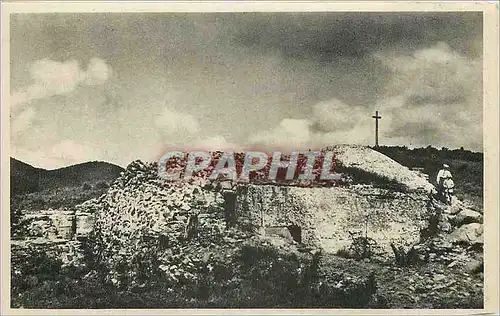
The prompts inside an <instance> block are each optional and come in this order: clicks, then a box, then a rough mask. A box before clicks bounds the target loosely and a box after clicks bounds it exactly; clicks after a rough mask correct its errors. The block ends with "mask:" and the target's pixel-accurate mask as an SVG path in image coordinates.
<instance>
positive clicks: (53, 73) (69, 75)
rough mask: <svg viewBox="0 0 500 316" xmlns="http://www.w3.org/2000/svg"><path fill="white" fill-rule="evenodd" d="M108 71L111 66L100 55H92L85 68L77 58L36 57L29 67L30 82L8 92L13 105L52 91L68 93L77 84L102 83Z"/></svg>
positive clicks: (54, 93) (38, 97) (106, 78)
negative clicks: (96, 56) (97, 56)
mask: <svg viewBox="0 0 500 316" xmlns="http://www.w3.org/2000/svg"><path fill="white" fill-rule="evenodd" d="M110 75H111V68H110V67H109V66H108V65H107V64H106V62H105V61H103V60H102V59H99V58H92V59H91V60H90V62H89V64H88V66H87V70H83V69H81V68H80V65H79V63H78V61H76V60H68V61H64V62H59V61H54V60H50V59H46V58H45V59H41V60H37V61H35V62H34V63H33V64H32V65H31V67H30V76H31V79H32V80H33V83H32V84H31V85H29V86H27V87H26V88H24V89H21V90H19V91H16V92H14V93H13V94H12V95H11V106H12V107H15V106H17V105H20V104H24V103H29V102H31V101H33V100H37V99H42V98H45V97H50V96H53V95H64V94H68V93H70V92H72V91H74V90H75V89H76V87H78V86H79V85H96V84H102V83H104V82H106V81H107V80H108V78H109V77H110Z"/></svg>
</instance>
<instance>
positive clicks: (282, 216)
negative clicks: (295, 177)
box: [236, 185, 428, 254]
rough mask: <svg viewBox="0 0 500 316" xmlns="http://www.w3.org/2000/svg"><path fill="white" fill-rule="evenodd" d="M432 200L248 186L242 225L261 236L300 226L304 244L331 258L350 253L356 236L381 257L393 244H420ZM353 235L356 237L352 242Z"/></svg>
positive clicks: (369, 191)
mask: <svg viewBox="0 0 500 316" xmlns="http://www.w3.org/2000/svg"><path fill="white" fill-rule="evenodd" d="M427 202H428V198H427V196H426V195H425V194H420V193H401V192H394V191H392V192H391V191H389V190H386V189H379V188H374V187H372V186H366V185H365V186H351V187H332V188H300V187H280V186H273V185H266V186H257V185H248V186H247V187H245V188H243V189H242V190H240V193H239V196H238V200H237V209H236V214H237V218H238V223H239V224H240V225H242V226H246V227H251V228H253V229H255V230H256V231H258V232H260V233H264V234H265V231H266V229H265V228H266V227H277V226H288V225H297V226H299V227H301V230H302V242H303V243H304V244H307V245H314V246H320V247H322V248H323V249H324V250H325V251H327V252H336V251H338V250H341V249H345V248H347V247H349V245H350V244H351V243H352V241H353V237H354V236H365V237H369V238H372V239H373V240H374V241H375V242H376V244H377V245H378V246H379V247H380V249H379V251H380V252H381V254H390V253H392V250H391V247H390V244H391V242H394V244H395V245H401V246H410V245H412V244H414V243H417V242H418V241H419V238H420V230H421V229H423V228H425V227H426V226H427V223H428V220H427V208H426V205H427ZM350 232H351V233H353V234H354V235H353V236H351V235H350Z"/></svg>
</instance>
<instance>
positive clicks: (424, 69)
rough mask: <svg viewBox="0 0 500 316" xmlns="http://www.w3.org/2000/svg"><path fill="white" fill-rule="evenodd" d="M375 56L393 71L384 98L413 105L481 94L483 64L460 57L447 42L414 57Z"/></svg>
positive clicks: (419, 51) (425, 49)
mask: <svg viewBox="0 0 500 316" xmlns="http://www.w3.org/2000/svg"><path fill="white" fill-rule="evenodd" d="M374 57H375V58H376V59H377V60H379V61H380V62H382V64H384V65H385V66H387V67H388V68H389V70H390V71H391V79H390V80H389V81H388V84H387V85H386V86H385V88H384V92H385V95H386V96H397V95H403V96H405V97H406V103H407V104H408V105H410V106H411V105H420V104H428V103H436V104H454V103H460V102H463V101H465V100H467V99H468V98H469V97H471V96H475V97H477V96H478V94H479V92H480V91H479V90H480V89H478V88H477V87H478V84H477V83H478V82H481V81H482V73H481V61H480V60H476V59H470V58H467V57H465V56H462V55H460V54H459V53H457V52H456V51H453V50H452V49H451V47H450V46H449V45H447V44H446V43H444V42H438V43H436V44H434V45H433V46H430V47H428V48H424V49H419V50H416V51H415V52H413V54H411V55H403V54H397V53H394V52H392V53H388V52H378V53H375V54H374Z"/></svg>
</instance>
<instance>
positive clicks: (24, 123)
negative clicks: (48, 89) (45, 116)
mask: <svg viewBox="0 0 500 316" xmlns="http://www.w3.org/2000/svg"><path fill="white" fill-rule="evenodd" d="M35 116H36V112H35V110H34V109H33V108H32V107H28V108H26V109H25V110H24V111H22V112H21V113H20V114H19V115H17V116H16V117H15V118H14V119H13V120H12V123H11V132H12V134H14V135H16V134H18V133H20V132H22V131H24V130H26V129H28V128H29V127H30V126H31V123H32V122H33V120H34V119H35Z"/></svg>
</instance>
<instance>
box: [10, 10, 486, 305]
mask: <svg viewBox="0 0 500 316" xmlns="http://www.w3.org/2000/svg"><path fill="white" fill-rule="evenodd" d="M483 21H484V16H483V12H482V11H421V12H416V11H411V12H375V11H374V12H367V11H365V12H356V11H350V12H330V11H328V12H189V13H188V12H122V13H120V12H74V13H71V12H66V13H64V12H58V13H12V14H10V16H9V28H10V30H9V45H10V47H9V54H10V57H9V60H10V64H9V65H7V67H9V77H8V78H6V79H5V78H4V79H5V80H7V81H9V85H10V91H7V92H6V93H10V96H9V104H2V115H4V113H5V112H4V110H5V108H8V116H9V117H8V119H7V121H8V123H9V140H8V141H9V144H8V149H7V150H8V152H9V156H7V157H6V158H4V159H10V176H9V178H10V182H9V183H10V186H9V189H10V195H9V198H8V199H9V202H10V308H12V309H172V308H217V309H227V308H236V309H253V308H269V309H306V308H307V309H310V308H322V309H325V308H328V309H483V308H484V307H485V300H484V298H485V293H484V282H485V268H484V263H485V260H484V244H485V238H484V230H483V219H484V210H485V201H484V196H483V192H484V180H483V179H484V172H483V167H484V148H485V144H484V142H483V127H484V124H483V123H484V122H483V114H484V112H483V101H484V100H483V91H484V89H483V88H484V87H483V61H484V60H483V48H484V43H483V35H484V34H483V33H484V31H485V30H484V28H483ZM2 66H4V65H3V64H2ZM2 174H3V173H2ZM2 177H3V175H2ZM2 211H7V212H8V210H2ZM490 211H491V210H490Z"/></svg>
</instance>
